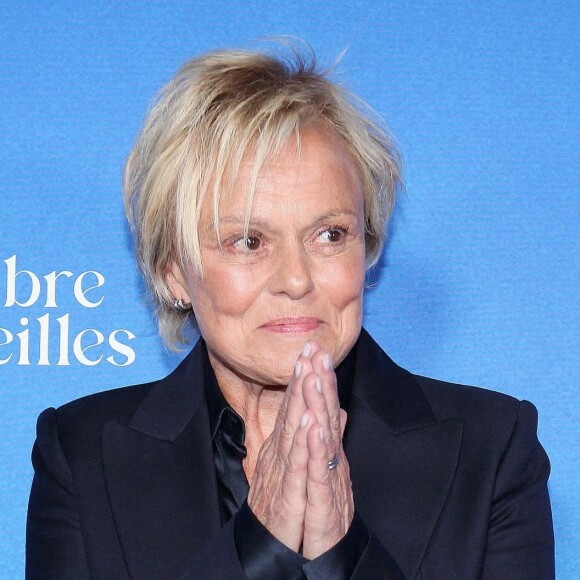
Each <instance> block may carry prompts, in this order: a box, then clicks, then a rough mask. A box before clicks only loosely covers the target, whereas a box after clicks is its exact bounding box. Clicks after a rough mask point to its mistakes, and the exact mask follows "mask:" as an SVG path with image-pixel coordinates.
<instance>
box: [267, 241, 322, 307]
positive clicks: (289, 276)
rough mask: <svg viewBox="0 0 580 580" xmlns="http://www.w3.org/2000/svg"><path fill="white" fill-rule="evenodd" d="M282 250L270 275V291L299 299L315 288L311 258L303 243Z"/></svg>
mask: <svg viewBox="0 0 580 580" xmlns="http://www.w3.org/2000/svg"><path fill="white" fill-rule="evenodd" d="M280 250H281V251H280V252H279V253H278V256H277V260H276V266H275V268H274V271H273V272H272V276H271V277H270V292H271V293H272V294H286V295H287V296H288V297H289V298H291V299H292V300H299V299H300V298H302V297H304V296H306V295H307V294H308V293H310V292H312V290H313V289H314V279H313V276H312V274H313V264H312V263H311V258H310V256H309V255H308V252H307V251H306V250H305V249H304V247H303V246H302V245H301V244H300V245H298V244H297V245H296V247H292V248H289V247H285V248H284V249H282V248H281V249H280Z"/></svg>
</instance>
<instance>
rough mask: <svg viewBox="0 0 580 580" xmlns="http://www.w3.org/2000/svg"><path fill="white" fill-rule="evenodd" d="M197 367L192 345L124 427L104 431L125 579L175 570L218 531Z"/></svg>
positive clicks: (201, 365)
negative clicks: (206, 539)
mask: <svg viewBox="0 0 580 580" xmlns="http://www.w3.org/2000/svg"><path fill="white" fill-rule="evenodd" d="M203 369H204V361H203V352H202V349H201V346H200V345H199V344H198V346H197V347H196V348H195V349H194V351H193V352H192V353H191V354H190V355H189V356H188V357H187V358H186V359H185V360H184V362H183V363H182V364H181V365H180V366H179V367H178V368H177V369H176V371H175V372H174V373H172V374H171V375H170V376H169V377H167V378H166V379H164V380H163V381H160V382H159V383H158V384H157V385H155V386H154V387H153V388H152V390H151V391H150V393H149V395H148V396H147V398H146V399H145V400H144V402H143V403H142V404H141V406H140V407H139V409H138V410H137V412H136V414H135V415H134V417H133V419H132V420H131V422H130V423H129V425H120V424H118V423H115V422H109V423H108V424H107V425H106V426H105V428H104V430H103V464H104V473H105V480H106V484H107V490H108V493H109V499H110V502H111V507H112V510H113V515H114V518H115V524H116V526H117V531H118V534H119V539H120V542H121V546H122V548H123V552H124V555H125V561H126V564H127V567H128V569H129V573H130V575H131V577H134V578H139V579H149V578H150V579H156V578H162V577H173V576H176V575H177V573H178V570H179V569H180V568H181V566H182V565H183V563H185V562H186V561H187V560H188V559H189V557H190V556H191V551H192V548H193V547H195V546H196V545H199V544H200V543H201V542H202V541H203V540H204V539H205V538H206V537H208V535H211V534H212V533H213V532H216V531H217V530H219V527H220V516H219V504H218V496H217V487H216V482H215V470H214V468H213V451H212V445H211V438H210V433H209V420H208V416H207V409H206V406H205V405H204V404H202V403H203ZM160 490H162V492H161V493H160ZM172 571H173V574H172Z"/></svg>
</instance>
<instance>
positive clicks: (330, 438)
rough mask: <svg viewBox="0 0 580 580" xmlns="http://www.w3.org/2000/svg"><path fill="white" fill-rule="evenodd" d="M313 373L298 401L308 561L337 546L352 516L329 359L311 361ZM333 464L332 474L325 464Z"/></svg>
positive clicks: (320, 356)
mask: <svg viewBox="0 0 580 580" xmlns="http://www.w3.org/2000/svg"><path fill="white" fill-rule="evenodd" d="M312 366H313V373H312V374H311V375H309V376H307V377H305V380H304V383H303V395H304V400H305V403H306V406H307V408H308V413H312V414H313V418H314V420H315V422H314V424H313V425H312V427H311V428H310V429H309V431H308V438H307V443H308V469H307V473H308V475H307V479H306V497H307V501H306V512H305V516H304V538H303V554H304V556H305V557H306V558H309V559H311V560H312V559H314V558H316V557H318V556H320V555H321V554H323V553H324V552H326V551H327V550H329V549H330V548H332V546H334V545H335V544H336V543H338V542H339V541H340V540H341V539H342V538H343V537H344V535H345V534H346V532H347V531H348V528H349V527H350V524H351V522H352V518H353V515H354V500H353V495H352V484H351V480H350V471H349V467H348V461H347V458H346V455H345V454H344V450H343V448H342V436H343V434H344V428H345V425H346V411H344V410H342V409H341V408H340V403H339V400H338V390H337V384H336V374H335V373H334V369H333V367H332V360H331V359H330V355H328V353H326V352H325V351H323V350H319V351H318V352H316V353H315V354H314V355H313V356H312ZM336 460H338V465H337V466H336V468H334V469H329V462H331V461H333V462H334V461H336Z"/></svg>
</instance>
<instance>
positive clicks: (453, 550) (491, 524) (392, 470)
mask: <svg viewBox="0 0 580 580" xmlns="http://www.w3.org/2000/svg"><path fill="white" fill-rule="evenodd" d="M355 348H357V355H356V368H355V375H354V381H353V385H352V395H351V397H350V400H349V403H348V407H349V419H348V427H347V432H346V433H345V439H344V446H345V451H346V455H347V456H348V459H349V462H350V469H351V477H352V482H353V490H354V497H355V506H356V509H357V511H358V512H359V514H360V515H361V516H362V518H363V520H364V521H365V522H366V523H367V525H368V526H369V529H370V530H371V541H370V543H369V545H368V547H367V548H366V550H365V552H364V553H363V555H362V557H361V560H360V562H359V564H358V566H357V568H356V570H355V573H354V575H353V578H357V579H360V580H372V579H375V578H377V579H378V578H387V577H388V578H399V577H400V574H399V572H398V571H397V570H398V568H400V570H402V572H403V574H404V577H405V578H419V579H423V580H427V579H438V580H440V579H445V580H446V579H451V578H457V579H461V580H469V579H475V578H486V579H491V578H493V579H502V580H503V579H510V580H515V579H522V580H524V579H525V580H530V579H533V578H537V579H539V580H549V579H550V578H553V577H554V560H553V536H552V521H551V513H550V505H549V499H548V493H547V488H546V482H547V478H548V474H549V463H548V459H547V457H546V454H545V452H544V450H543V449H542V447H541V445H540V444H539V442H538V440H537V437H536V419H537V417H536V410H535V408H534V407H533V406H532V405H531V404H530V403H528V402H525V401H523V402H519V401H517V400H515V399H513V398H511V397H508V396H505V395H500V394H498V393H494V392H491V391H486V390H483V389H476V388H470V387H463V386H458V385H453V384H448V383H443V382H440V381H435V380H432V379H427V378H424V377H418V376H413V375H411V374H410V373H408V372H407V371H405V370H403V369H401V368H400V367H398V366H396V365H395V364H394V363H393V362H392V361H391V360H390V359H389V358H388V357H387V355H386V354H385V353H384V352H383V351H382V350H381V349H380V348H379V346H378V345H377V344H376V343H375V342H374V341H373V340H372V338H370V336H369V335H368V334H367V333H366V332H365V331H364V330H363V331H362V334H361V337H360V339H359V342H358V344H357V347H355ZM202 361H203V357H202V356H201V349H200V346H199V345H198V346H197V347H196V348H195V349H194V350H193V351H192V352H191V353H190V355H189V356H188V357H187V358H186V359H185V360H184V361H183V363H182V364H181V365H180V366H179V367H178V368H177V369H176V370H175V371H174V372H173V373H172V374H171V375H170V376H168V377H167V378H165V379H163V380H161V381H158V382H154V383H150V384H146V385H140V386H134V387H129V388H124V389H118V390H114V391H108V392H105V393H100V394H97V395H91V396H89V397H85V398H83V399H80V400H78V401H74V402H72V403H69V404H68V405H65V406H64V407H62V408H60V409H58V410H55V409H48V410H46V411H45V412H44V413H42V415H41V416H40V418H39V420H38V435H37V440H36V443H35V446H34V450H33V463H34V468H35V476H34V482H33V485H32V492H31V496H30V505H29V514H28V527H27V572H26V577H27V578H29V579H30V580H32V579H40V578H42V579H53V578H54V579H58V580H64V579H71V580H73V579H74V580H81V579H84V578H92V579H102V580H115V579H128V578H134V579H138V580H147V579H151V580H163V579H174V578H182V579H183V580H185V579H191V580H193V579H195V580H198V579H199V580H202V579H209V578H215V579H219V580H223V579H230V578H231V579H240V580H242V579H244V578H245V576H244V574H243V572H242V570H241V568H240V565H239V562H238V559H237V555H236V549H235V544H234V540H233V526H232V521H230V522H229V523H228V524H226V525H225V526H224V527H223V528H221V529H220V512H219V506H218V495H217V489H216V481H215V468H214V464H213V452H212V445H211V439H210V432H209V422H208V416H207V409H206V405H205V404H203V387H202V385H203V369H202V368H201V366H202V365H203V362H202ZM393 560H394V561H396V563H397V565H398V566H397V565H395V563H394V562H393Z"/></svg>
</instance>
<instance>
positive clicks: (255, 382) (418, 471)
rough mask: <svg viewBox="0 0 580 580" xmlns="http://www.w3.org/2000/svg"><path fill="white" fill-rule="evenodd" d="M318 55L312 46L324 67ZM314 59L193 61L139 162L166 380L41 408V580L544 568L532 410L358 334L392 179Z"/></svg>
mask: <svg viewBox="0 0 580 580" xmlns="http://www.w3.org/2000/svg"><path fill="white" fill-rule="evenodd" d="M312 60H313V59H312ZM363 111H364V109H363V107H362V106H361V105H360V104H357V103H356V101H354V100H353V99H352V98H351V97H349V96H348V95H347V94H346V93H345V91H344V90H343V89H341V88H340V87H339V86H337V85H336V84H334V83H332V82H330V81H329V80H328V79H327V78H326V77H325V75H324V74H321V73H319V72H316V70H315V68H314V65H313V63H312V62H311V61H310V60H308V59H306V58H303V57H301V56H299V55H298V56H297V55H294V57H292V58H289V59H287V60H279V59H277V58H274V57H272V56H268V55H265V54H261V53H251V52H235V51H222V52H215V53H210V54H206V55H204V56H201V57H199V58H196V59H193V60H192V61H190V62H188V63H187V64H186V65H185V66H184V67H183V68H182V69H181V71H180V72H179V73H178V74H177V76H176V77H175V78H174V79H173V80H172V81H171V82H170V83H169V84H168V85H167V86H166V87H165V89H164V91H163V92H162V93H161V95H160V98H159V100H158V102H157V104H156V106H155V107H154V108H153V109H152V111H151V112H150V113H149V116H148V118H147V120H146V122H145V125H144V127H143V129H142V132H141V134H140V136H139V138H138V140H137V143H136V145H135V148H134V150H133V152H132V153H131V155H130V157H129V160H128V163H127V167H126V173H125V191H126V202H127V209H128V215H129V219H130V221H131V223H132V225H133V227H134V230H135V233H136V240H137V255H138V261H139V264H140V267H141V269H142V270H143V272H144V274H145V277H146V280H147V282H148V284H149V286H150V288H151V291H152V295H153V297H154V300H155V303H156V307H157V313H158V318H159V325H160V330H161V333H162V335H163V337H164V338H165V340H166V341H167V343H168V344H169V345H170V346H175V345H177V344H178V343H179V342H180V341H181V342H183V341H184V340H185V339H184V330H186V327H187V325H189V324H190V323H192V322H195V324H196V326H197V328H198V329H199V333H200V334H201V340H200V341H199V342H198V343H197V345H196V346H195V348H194V349H193V351H192V352H191V353H190V355H189V356H188V357H187V358H186V359H185V360H184V362H183V363H182V364H181V365H180V366H179V367H178V368H177V369H176V370H175V371H174V372H173V373H172V374H171V375H170V376H169V377H167V378H165V379H163V380H161V381H158V382H155V383H151V384H146V385H140V386H134V387H130V388H126V389H119V390H116V391H110V392H107V393H101V394H97V395H93V396H90V397H86V398H84V399H81V400H79V401H76V402H73V403H70V404H69V405H65V406H64V407H62V408H60V409H58V410H55V409H49V410H47V411H45V412H44V413H43V414H42V415H41V417H40V419H39V424H38V437H37V441H36V444H35V447H34V451H33V463H34V467H35V478H34V482H33V486H32V492H31V499H30V507H29V517H28V546H27V577H28V578H31V579H32V578H59V579H60V578H74V579H79V578H103V579H107V580H111V579H113V578H138V579H147V578H151V579H160V578H183V579H185V578H191V579H203V578H220V579H222V578H250V579H272V578H305V577H306V578H329V579H330V578H332V579H337V578H359V579H365V580H366V579H373V578H385V577H387V578H423V579H427V578H461V579H468V578H510V579H513V578H522V579H523V578H525V579H526V580H528V579H530V578H541V579H546V578H551V577H553V574H554V572H553V539H552V527H551V515H550V506H549V500H548V495H547V489H546V482H547V477H548V473H549V463H548V459H547V457H546V455H545V453H544V451H543V449H542V447H541V446H540V444H539V443H538V440H537V438H536V434H535V432H536V412H535V409H534V408H533V406H532V405H531V404H530V403H527V402H518V401H516V400H514V399H512V398H510V397H507V396H504V395H500V394H497V393H492V392H489V391H484V390H481V389H475V388H468V387H461V386H457V385H451V384H446V383H442V382H439V381H435V380H432V379H427V378H424V377H418V376H413V375H411V374H409V373H408V372H406V371H404V370H403V369H401V368H399V367H397V366H396V365H395V364H394V363H393V362H392V361H391V360H390V359H389V358H388V357H387V355H386V354H385V353H384V352H382V351H381V349H380V348H379V346H378V345H377V344H376V343H375V342H374V341H373V340H372V338H371V337H370V336H369V335H368V334H367V333H366V332H365V331H364V330H362V329H361V324H362V312H363V308H362V304H363V289H364V280H365V271H366V269H367V268H368V267H370V266H372V265H373V264H374V263H375V262H376V260H377V259H378V256H379V254H380V251H381V248H382V245H383V241H384V230H385V224H386V221H387V218H388V215H389V212H390V208H391V206H392V201H393V196H394V192H395V189H396V187H397V185H398V181H399V165H398V161H397V155H396V153H395V151H394V149H393V147H392V145H391V143H390V141H389V139H388V137H387V136H386V134H385V132H384V131H383V130H382V129H381V128H380V125H379V124H378V123H376V122H373V121H372V120H371V119H370V118H369V117H368V114H367V113H365V112H363Z"/></svg>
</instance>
